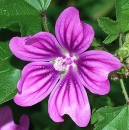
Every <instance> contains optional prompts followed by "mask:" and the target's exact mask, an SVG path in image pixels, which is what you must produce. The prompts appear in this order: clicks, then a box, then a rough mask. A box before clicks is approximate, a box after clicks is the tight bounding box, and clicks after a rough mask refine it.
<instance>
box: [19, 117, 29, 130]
mask: <svg viewBox="0 0 129 130" xmlns="http://www.w3.org/2000/svg"><path fill="white" fill-rule="evenodd" d="M29 123H30V121H29V118H28V116H27V115H22V116H21V118H20V125H19V127H18V130H29Z"/></svg>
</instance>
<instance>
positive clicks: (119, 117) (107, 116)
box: [94, 105, 129, 130]
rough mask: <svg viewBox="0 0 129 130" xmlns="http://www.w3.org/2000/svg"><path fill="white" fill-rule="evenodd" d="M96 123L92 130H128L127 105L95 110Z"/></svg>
mask: <svg viewBox="0 0 129 130" xmlns="http://www.w3.org/2000/svg"><path fill="white" fill-rule="evenodd" d="M96 113H97V116H98V122H97V124H96V125H95V128H94V130H129V114H128V113H129V105H124V106H119V107H109V106H108V107H105V108H100V109H99V110H97V112H96Z"/></svg>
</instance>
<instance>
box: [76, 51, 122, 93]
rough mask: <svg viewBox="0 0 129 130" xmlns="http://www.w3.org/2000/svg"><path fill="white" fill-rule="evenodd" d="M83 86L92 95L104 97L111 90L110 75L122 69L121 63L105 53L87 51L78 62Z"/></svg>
mask: <svg viewBox="0 0 129 130" xmlns="http://www.w3.org/2000/svg"><path fill="white" fill-rule="evenodd" d="M76 64H77V69H78V74H79V75H80V80H81V82H82V83H83V85H84V86H85V87H86V88H87V89H89V90H90V91H91V92H92V93H95V94H100V95H104V94H107V93H108V92H109V90H110V83H109V80H108V74H109V73H110V72H111V71H114V70H118V69H120V68H121V63H120V61H119V60H118V59H117V58H116V57H114V56H113V55H112V54H110V53H108V52H105V51H96V50H95V51H87V52H85V53H83V54H81V55H80V57H79V59H78V60H77V61H76Z"/></svg>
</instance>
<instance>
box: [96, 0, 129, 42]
mask: <svg viewBox="0 0 129 130" xmlns="http://www.w3.org/2000/svg"><path fill="white" fill-rule="evenodd" d="M128 5H129V1H128V0H116V21H113V20H111V19H109V18H106V17H102V18H99V19H98V23H99V26H100V27H101V28H102V30H103V31H104V32H105V33H107V34H108V37H107V38H106V39H105V40H104V43H105V44H109V43H111V42H113V41H114V40H116V39H117V38H118V36H119V34H120V33H124V32H126V31H128V30H129V20H128V18H129V6H128Z"/></svg>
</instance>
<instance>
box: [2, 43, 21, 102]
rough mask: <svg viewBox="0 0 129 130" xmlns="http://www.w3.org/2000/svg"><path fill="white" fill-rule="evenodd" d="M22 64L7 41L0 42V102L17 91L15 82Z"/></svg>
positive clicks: (9, 97)
mask: <svg viewBox="0 0 129 130" xmlns="http://www.w3.org/2000/svg"><path fill="white" fill-rule="evenodd" d="M21 65H22V64H21V62H19V61H18V59H16V58H15V57H13V56H12V53H11V52H10V50H9V47H8V43H7V42H0V104H2V103H4V102H6V101H8V100H10V99H12V98H13V97H14V95H15V94H16V92H17V89H16V84H17V81H18V79H19V76H20V70H19V69H18V67H20V66H21ZM15 67H17V68H15Z"/></svg>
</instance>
